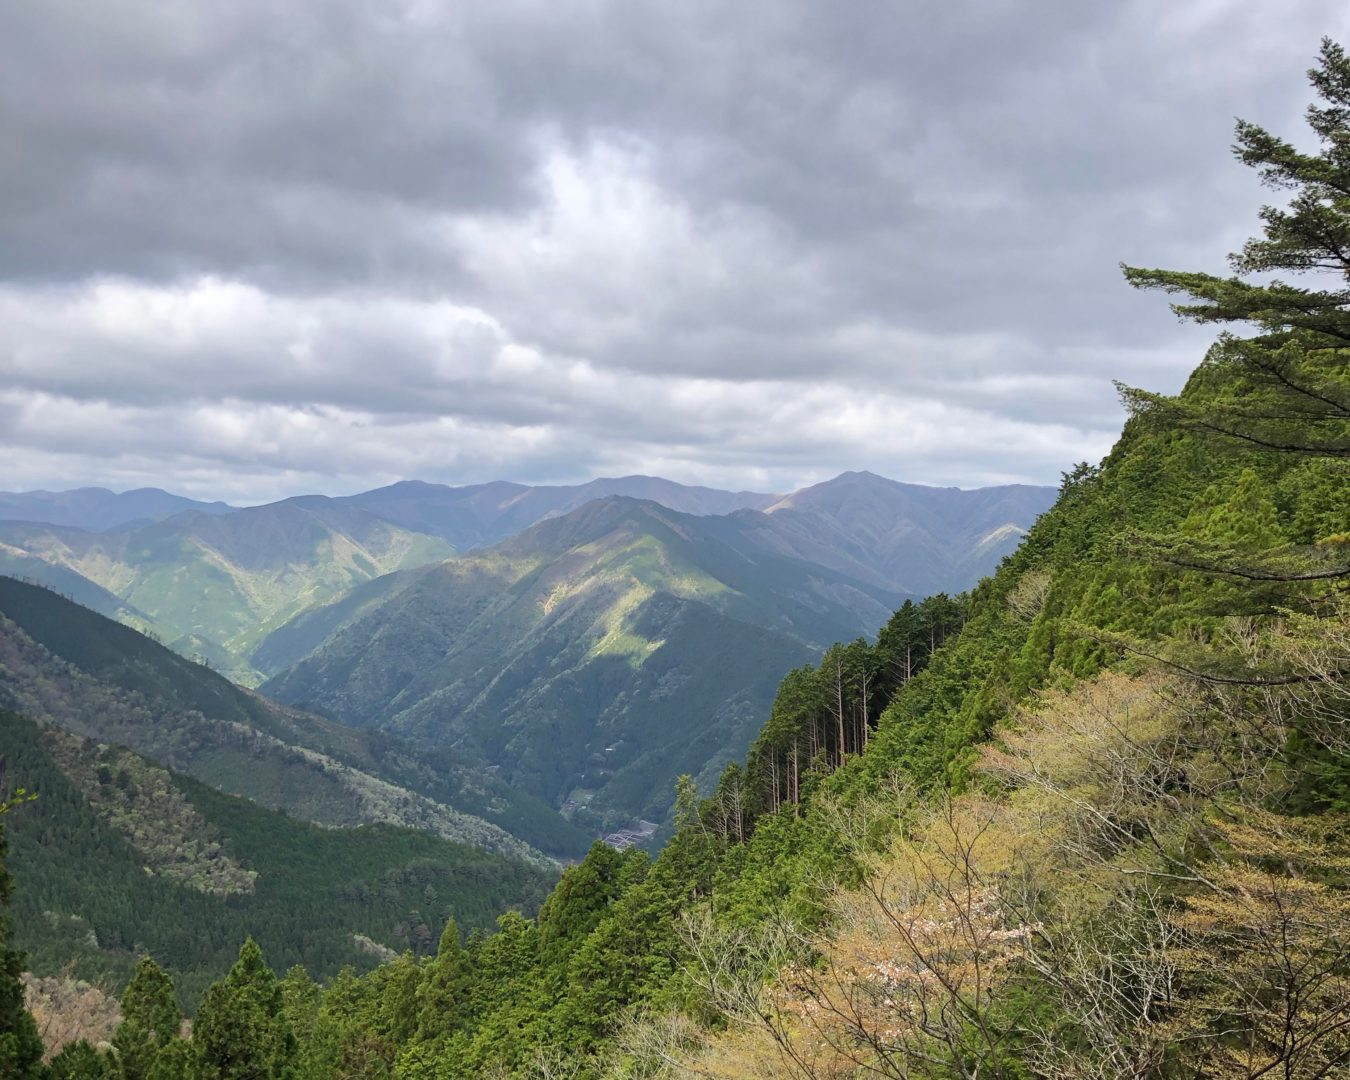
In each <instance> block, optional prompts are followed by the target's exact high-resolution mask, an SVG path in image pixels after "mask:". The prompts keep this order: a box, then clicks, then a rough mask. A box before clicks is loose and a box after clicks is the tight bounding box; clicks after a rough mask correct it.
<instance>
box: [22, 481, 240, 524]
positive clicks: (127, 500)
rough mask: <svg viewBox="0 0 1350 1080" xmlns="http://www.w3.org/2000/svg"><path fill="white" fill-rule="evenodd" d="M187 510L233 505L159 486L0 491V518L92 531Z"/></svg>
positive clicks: (223, 510) (216, 510) (215, 510)
mask: <svg viewBox="0 0 1350 1080" xmlns="http://www.w3.org/2000/svg"><path fill="white" fill-rule="evenodd" d="M186 510H196V511H199V512H200V513H204V514H228V513H231V512H232V511H233V510H234V507H232V506H230V505H228V504H227V503H223V502H199V501H198V500H196V499H188V498H185V497H184V496H182V495H173V494H170V493H169V492H167V491H161V490H160V489H159V488H136V489H135V490H134V491H109V490H108V489H107V488H100V487H87V488H74V489H72V490H70V491H4V492H0V521H42V522H46V523H47V524H49V525H70V526H74V527H75V528H77V529H89V530H91V531H93V532H101V531H102V530H104V529H115V528H117V527H118V526H122V525H133V524H136V525H143V524H147V523H149V522H151V521H158V520H160V519H161V518H166V517H171V516H172V515H174V514H181V513H183V512H184V511H186Z"/></svg>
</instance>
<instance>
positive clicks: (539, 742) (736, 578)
mask: <svg viewBox="0 0 1350 1080" xmlns="http://www.w3.org/2000/svg"><path fill="white" fill-rule="evenodd" d="M411 578H412V579H411V580H408V581H406V582H405V583H404V584H403V585H402V586H401V587H400V588H398V589H396V590H394V591H389V592H386V593H384V594H383V595H380V596H378V597H375V598H374V599H373V602H371V603H368V604H365V605H364V606H362V607H357V608H355V609H354V610H353V611H352V613H351V618H350V621H348V622H347V623H346V624H345V625H343V626H341V627H340V628H338V629H337V630H336V632H335V633H333V634H332V636H331V637H329V638H328V639H327V641H326V642H325V643H324V644H323V645H321V646H320V647H319V648H318V649H317V650H316V651H315V652H314V653H312V654H311V655H310V656H309V657H307V658H306V659H305V660H303V661H301V662H300V663H299V664H297V665H296V666H295V667H293V668H291V669H290V670H289V671H287V672H285V673H283V674H281V675H279V676H277V677H275V678H273V679H271V680H269V681H268V682H267V683H266V684H264V687H263V691H264V692H265V693H267V694H269V695H271V696H273V697H275V698H277V699H278V700H280V701H284V702H289V703H293V704H296V705H300V706H302V707H305V708H310V709H316V710H318V711H320V712H323V713H325V714H326V715H331V716H333V717H335V718H337V719H340V720H343V721H346V722H348V723H351V724H355V725H360V726H370V725H374V726H378V727H380V728H383V729H386V730H390V731H394V732H397V733H399V734H401V735H406V736H409V737H412V738H415V739H417V740H419V741H421V742H424V743H428V744H430V745H446V744H452V745H454V746H456V747H457V748H459V749H460V750H461V751H465V752H470V753H473V754H474V755H475V756H476V758H477V760H480V761H481V762H482V763H484V764H486V765H489V766H495V767H497V768H499V769H500V775H501V777H502V778H503V779H504V780H505V781H506V782H508V783H509V784H511V785H512V787H514V788H516V789H519V790H523V791H525V792H527V793H529V794H531V795H534V796H536V797H537V798H540V799H542V800H544V801H546V802H548V803H549V804H551V805H553V806H558V807H562V808H565V809H566V810H567V811H568V812H569V813H571V814H573V815H574V817H575V819H576V820H578V821H585V822H587V823H588V824H594V825H607V824H612V825H618V824H623V823H624V822H627V821H629V820H631V819H633V818H636V817H646V818H651V819H653V820H657V821H659V820H661V819H663V818H664V817H665V816H666V814H667V812H668V809H669V805H670V798H671V790H672V787H673V784H674V781H675V777H676V776H678V775H679V774H681V773H685V772H688V773H693V774H696V775H702V776H704V777H705V778H710V779H715V778H716V775H717V773H718V772H719V771H720V770H721V768H722V766H723V765H725V764H726V762H727V761H728V760H730V759H731V757H732V756H733V755H739V754H740V753H743V752H744V749H745V747H746V746H747V745H748V744H749V742H750V739H751V737H752V735H753V732H754V728H755V726H756V725H757V724H758V723H759V722H760V719H761V718H762V716H763V713H764V711H765V709H767V707H768V704H769V702H771V701H772V699H773V692H774V686H775V685H776V684H777V681H778V679H779V678H780V676H781V675H782V673H783V672H784V671H787V670H789V669H790V668H792V667H795V666H797V665H799V664H801V663H803V662H804V661H805V660H806V659H808V658H809V657H810V656H811V655H812V654H814V653H815V652H817V651H818V650H819V649H820V648H821V647H822V646H823V645H824V644H827V643H828V642H829V641H831V640H833V639H834V638H837V637H840V636H847V637H850V638H852V637H855V636H857V635H858V634H861V633H863V632H865V631H867V630H868V629H869V628H871V627H875V626H877V625H880V624H881V623H882V622H884V621H885V619H886V616H887V614H888V612H889V610H890V608H891V607H892V606H893V605H894V603H895V602H896V600H897V599H898V597H897V596H896V594H893V593H889V592H887V591H885V590H883V589H880V588H878V587H876V586H872V585H868V584H866V583H863V582H858V581H856V580H854V579H851V578H848V577H846V576H845V575H843V574H841V573H839V572H837V571H832V570H828V569H826V568H823V567H820V566H818V565H814V564H811V563H806V562H802V561H800V560H796V559H791V558H786V557H783V556H776V555H774V556H771V555H766V554H764V553H763V552H759V551H756V550H754V549H753V548H752V547H751V546H750V545H749V544H748V543H747V542H746V541H745V539H744V537H743V535H742V534H741V532H740V531H739V529H738V528H737V525H736V520H735V519H733V518H709V517H695V516H691V515H686V514H678V513H676V512H674V511H671V510H666V509H664V508H663V507H660V506H657V505H656V504H654V503H650V502H639V501H635V500H631V499H622V498H614V499H605V500H600V501H596V502H591V503H588V504H587V505H585V506H583V507H582V508H580V509H578V510H574V511H572V512H571V513H569V514H566V515H563V516H562V517H558V518H553V519H550V520H548V521H545V522H541V523H540V524H538V525H536V526H534V527H533V528H531V529H529V530H527V531H526V532H524V533H522V534H520V535H519V536H517V537H514V538H512V539H511V540H508V541H506V542H504V543H502V544H499V545H497V546H496V547H494V548H490V549H487V550H486V551H483V552H478V553H473V554H470V555H466V556H462V557H460V558H457V559H452V560H449V561H447V562H445V563H443V564H441V565H439V566H436V567H434V568H431V569H429V570H426V571H422V572H421V573H418V574H416V575H412V576H411ZM314 617H315V618H316V619H318V618H321V617H322V614H321V613H316V614H315V616H314Z"/></svg>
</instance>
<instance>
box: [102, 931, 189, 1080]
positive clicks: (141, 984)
mask: <svg viewBox="0 0 1350 1080" xmlns="http://www.w3.org/2000/svg"><path fill="white" fill-rule="evenodd" d="M182 1023H183V1014H182V1013H181V1012H179V1010H178V1003H177V1002H176V1001H174V996H173V983H172V982H171V981H170V979H169V976H168V975H166V974H165V973H164V971H163V969H161V968H160V966H159V965H158V964H156V963H155V961H154V960H153V959H152V958H151V957H149V956H143V957H141V958H140V960H139V961H137V963H136V974H135V975H134V976H133V977H132V979H131V982H130V983H128V984H127V988H126V991H125V992H124V993H123V994H122V1023H121V1024H119V1025H118V1028H117V1032H116V1034H115V1035H114V1036H113V1046H114V1047H115V1048H116V1050H117V1061H118V1065H119V1067H120V1069H121V1072H122V1076H123V1077H124V1078H125V1080H146V1078H147V1077H148V1076H149V1075H150V1068H151V1066H152V1065H153V1064H154V1062H155V1059H156V1058H157V1057H158V1056H159V1052H160V1051H161V1050H162V1049H163V1048H164V1047H165V1046H166V1045H168V1044H169V1043H170V1042H172V1041H173V1040H175V1039H177V1038H178V1033H179V1029H180V1028H181V1026H182Z"/></svg>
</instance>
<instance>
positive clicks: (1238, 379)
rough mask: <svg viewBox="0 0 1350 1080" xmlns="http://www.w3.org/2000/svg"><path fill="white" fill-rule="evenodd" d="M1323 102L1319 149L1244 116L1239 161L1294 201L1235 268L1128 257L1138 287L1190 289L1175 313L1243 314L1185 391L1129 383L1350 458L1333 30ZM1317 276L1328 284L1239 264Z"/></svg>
mask: <svg viewBox="0 0 1350 1080" xmlns="http://www.w3.org/2000/svg"><path fill="white" fill-rule="evenodd" d="M1308 74H1309V77H1310V79H1311V81H1312V84H1313V87H1314V88H1315V89H1316V91H1317V93H1318V95H1319V97H1320V98H1321V99H1322V102H1323V104H1321V105H1317V104H1314V105H1312V106H1310V107H1309V108H1308V111H1307V118H1308V124H1309V126H1310V127H1311V128H1312V130H1313V133H1314V135H1315V136H1316V137H1317V140H1318V143H1319V145H1320V150H1319V152H1318V153H1315V154H1308V153H1303V152H1302V151H1300V150H1298V149H1296V148H1295V147H1294V145H1293V144H1292V143H1289V142H1287V141H1285V140H1284V139H1280V138H1277V137H1276V136H1274V135H1272V134H1270V133H1269V132H1267V131H1266V130H1264V129H1263V128H1261V127H1259V126H1257V125H1256V124H1251V123H1247V122H1245V121H1239V123H1238V126H1237V145H1236V146H1235V147H1234V151H1235V153H1236V154H1237V157H1238V158H1239V160H1241V161H1242V162H1243V163H1244V164H1246V165H1250V166H1252V167H1253V168H1256V169H1257V170H1259V172H1260V174H1261V178H1262V180H1263V181H1264V182H1265V183H1266V184H1267V185H1268V186H1269V187H1272V188H1275V189H1282V190H1286V191H1290V192H1292V195H1291V198H1290V202H1289V205H1288V207H1287V208H1285V209H1278V208H1275V207H1269V206H1268V207H1266V208H1264V209H1263V210H1262V211H1261V217H1262V220H1263V221H1264V223H1265V227H1264V235H1263V236H1262V237H1260V238H1257V239H1254V240H1251V241H1249V242H1248V243H1247V244H1246V246H1245V247H1243V249H1242V250H1241V251H1240V252H1238V253H1237V254H1236V255H1234V256H1233V257H1232V259H1231V263H1232V268H1233V270H1234V276H1232V277H1227V278H1220V277H1216V276H1214V275H1211V274H1204V273H1189V272H1183V271H1174V270H1144V269H1139V268H1136V267H1126V268H1125V275H1126V278H1127V280H1128V281H1129V282H1130V283H1131V284H1132V285H1135V286H1137V287H1140V288H1154V289H1162V290H1164V291H1166V292H1169V293H1173V294H1181V295H1183V296H1186V297H1189V302H1182V303H1178V304H1176V305H1174V310H1175V311H1176V312H1177V314H1178V315H1180V316H1182V317H1183V318H1186V319H1191V320H1194V321H1196V322H1202V323H1219V324H1230V325H1231V324H1239V325H1246V326H1247V327H1250V328H1252V329H1254V330H1255V331H1256V332H1255V334H1253V335H1252V336H1250V337H1238V336H1236V335H1234V334H1229V333H1225V334H1224V335H1223V336H1222V337H1221V338H1220V339H1219V342H1218V343H1217V344H1216V345H1215V346H1214V348H1213V349H1212V350H1211V352H1210V355H1209V357H1208V358H1207V359H1206V361H1205V363H1204V365H1202V366H1201V368H1200V370H1199V371H1198V372H1197V373H1196V375H1195V377H1194V378H1193V379H1192V384H1191V386H1190V387H1189V388H1188V390H1189V391H1190V392H1189V393H1187V394H1184V395H1182V396H1180V397H1169V396H1165V395H1160V394H1152V393H1147V392H1145V391H1142V390H1135V389H1129V388H1122V390H1123V392H1124V395H1125V398H1126V401H1127V403H1128V404H1129V405H1130V406H1131V407H1132V409H1133V410H1134V411H1135V412H1137V413H1140V414H1143V415H1148V416H1152V417H1155V418H1159V419H1162V420H1164V421H1166V422H1168V423H1170V424H1175V425H1180V426H1182V427H1186V428H1189V429H1192V430H1196V431H1200V432H1203V433H1206V434H1210V435H1217V436H1221V437H1223V438H1225V439H1226V440H1230V441H1236V442H1238V443H1241V444H1243V445H1246V446H1249V447H1255V448H1258V449H1262V450H1270V451H1279V452H1283V453H1298V454H1313V455H1326V456H1330V457H1337V458H1346V457H1350V378H1347V366H1346V361H1347V359H1350V289H1347V282H1348V281H1350V59H1347V57H1346V54H1345V51H1344V49H1342V48H1341V46H1339V45H1337V44H1335V43H1334V42H1332V41H1330V40H1324V41H1323V42H1322V51H1321V57H1320V63H1319V65H1318V66H1317V67H1316V68H1314V69H1313V70H1312V71H1310V72H1309V73H1308ZM1281 272H1284V273H1290V274H1298V275H1311V276H1312V278H1313V280H1314V282H1315V283H1316V284H1317V285H1326V286H1327V287H1325V288H1317V287H1301V286H1295V285H1291V284H1289V283H1288V282H1285V281H1283V280H1280V279H1278V278H1276V279H1273V280H1268V281H1265V280H1263V281H1252V280H1247V279H1245V278H1244V275H1246V276H1250V275H1254V274H1260V275H1269V274H1272V273H1274V274H1279V273H1281Z"/></svg>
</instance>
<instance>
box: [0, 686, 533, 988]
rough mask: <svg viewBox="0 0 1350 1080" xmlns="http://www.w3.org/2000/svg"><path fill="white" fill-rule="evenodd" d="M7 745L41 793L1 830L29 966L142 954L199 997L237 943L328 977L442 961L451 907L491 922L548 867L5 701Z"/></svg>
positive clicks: (29, 784) (124, 967) (516, 904)
mask: <svg viewBox="0 0 1350 1080" xmlns="http://www.w3.org/2000/svg"><path fill="white" fill-rule="evenodd" d="M0 746H3V747H4V774H5V781H6V783H7V784H8V785H9V786H10V788H14V787H26V788H27V789H28V790H30V791H35V792H37V794H38V798H37V800H36V801H35V802H32V803H27V804H25V805H23V806H22V807H20V808H19V809H17V810H15V811H13V812H11V813H9V814H7V815H6V817H5V831H6V838H7V840H8V841H9V844H10V849H11V854H10V858H9V860H8V864H9V869H10V870H11V871H12V873H13V875H14V880H15V882H16V884H17V885H18V894H17V895H18V899H17V902H16V905H15V907H14V910H13V915H14V926H15V929H16V936H17V940H18V944H19V946H20V947H21V948H23V949H25V950H26V951H27V952H28V960H29V964H30V966H31V970H33V971H34V972H36V973H37V974H39V975H52V974H57V973H60V972H67V971H69V972H72V973H73V974H75V975H77V976H79V977H81V978H85V979H91V980H100V981H104V980H107V981H110V982H112V983H113V984H114V985H118V984H121V983H123V982H125V980H126V978H127V977H128V975H129V974H130V971H131V969H132V967H133V966H134V964H135V962H136V958H137V957H138V956H139V955H141V954H142V953H143V952H145V951H149V952H150V953H152V954H153V955H154V957H155V958H156V960H158V961H159V963H160V964H162V965H163V966H164V967H166V968H167V969H168V970H170V971H171V972H173V973H174V974H175V977H176V982H177V984H178V988H179V991H180V994H181V995H182V996H183V998H184V999H185V1001H186V1003H187V1004H188V1005H189V1006H191V1005H193V1004H195V1001H196V999H197V997H198V996H199V995H200V993H201V991H202V989H203V988H204V987H205V986H206V985H207V984H208V983H209V982H211V981H212V980H213V979H215V978H218V977H219V976H220V975H221V974H222V973H223V972H224V971H225V970H226V969H228V967H229V965H230V962H231V961H232V960H233V958H234V954H235V953H236V951H237V949H238V943H239V941H240V940H241V939H242V938H243V937H245V936H246V935H250V934H251V935H252V936H253V937H255V938H257V939H258V941H259V942H261V943H263V945H264V947H265V948H266V949H267V952H268V955H269V956H271V957H273V958H274V959H275V961H276V962H278V963H279V964H281V965H283V966H289V965H291V964H303V965H304V966H305V967H306V968H308V969H309V970H310V971H311V972H312V973H313V974H314V975H316V976H318V977H320V978H328V979H331V978H332V977H333V976H335V975H336V974H337V973H338V970H339V969H340V968H341V967H343V966H345V965H348V964H350V965H352V966H354V967H356V968H357V969H358V970H361V969H367V968H370V967H373V966H374V965H375V963H376V962H377V961H378V960H379V959H380V958H381V957H382V956H387V955H390V954H391V953H392V952H401V951H403V950H404V949H411V950H413V951H414V952H415V953H418V954H422V955H426V954H427V953H429V952H433V953H434V951H435V943H436V939H437V937H438V936H439V934H440V929H441V927H442V926H443V925H444V922H445V920H446V919H447V918H449V917H453V918H454V919H455V920H456V921H457V922H458V923H459V925H460V926H463V927H465V928H466V929H468V928H473V927H482V928H488V927H491V926H492V924H493V922H494V921H495V919H496V917H497V916H498V914H500V912H501V911H502V910H504V909H506V908H518V909H523V910H524V911H526V912H531V911H533V910H534V909H535V908H537V907H538V905H539V902H540V900H541V899H542V897H543V895H544V892H545V890H546V889H547V888H548V886H549V884H550V883H551V881H552V880H553V878H554V876H555V875H554V873H553V872H551V871H549V870H547V869H545V868H541V867H538V866H534V865H531V864H529V863H525V862H521V861H518V860H514V859H509V858H506V857H503V856H501V855H494V854H489V853H487V852H484V851H481V850H479V849H476V848H473V847H468V846H465V845H462V844H456V843H451V842H448V841H446V840H443V839H439V838H437V837H435V836H432V835H430V834H428V833H424V832H418V831H414V830H409V829H402V828H396V827H393V826H390V825H371V826H367V827H365V828H362V829H325V828H319V827H317V826H314V825H310V824H305V823H302V822H298V821H294V820H292V819H291V818H288V817H286V816H284V815H282V814H279V813H275V812H273V811H271V810H266V809H264V808H262V807H260V806H257V805H255V804H254V803H251V802H249V801H247V800H244V799H238V798H232V797H230V796H227V795H222V794H219V793H218V792H215V791H212V790H211V789H210V788H207V787H205V786H203V785H201V784H198V783H195V782H193V781H192V780H189V779H187V778H186V777H182V776H177V775H173V774H171V773H169V772H167V771H166V770H164V769H162V768H160V767H158V766H156V765H154V764H152V763H150V762H147V761H145V760H144V759H142V758H140V757H138V756H137V755H134V754H132V753H130V752H129V751H125V750H118V749H117V748H115V747H110V746H106V745H101V744H99V743H98V742H97V741H95V740H85V739H80V738H74V737H71V736H69V735H66V734H65V733H63V732H61V731H60V730H58V729H51V728H48V729H43V728H40V727H39V726H38V725H36V724H34V723H32V722H30V721H28V720H25V719H22V718H20V717H18V716H16V715H15V714H13V713H10V712H6V711H3V710H0ZM381 950H384V951H383V952H382V951H381Z"/></svg>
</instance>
